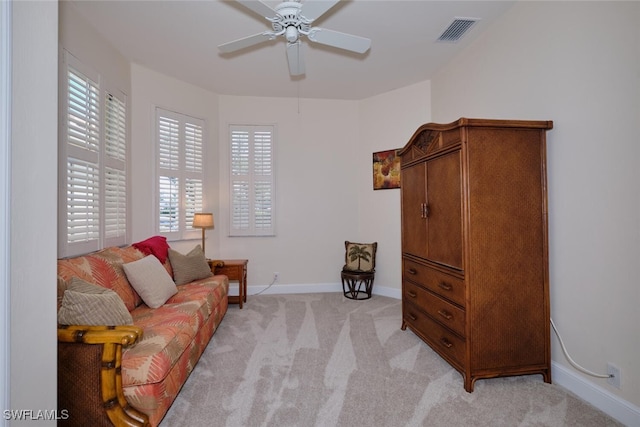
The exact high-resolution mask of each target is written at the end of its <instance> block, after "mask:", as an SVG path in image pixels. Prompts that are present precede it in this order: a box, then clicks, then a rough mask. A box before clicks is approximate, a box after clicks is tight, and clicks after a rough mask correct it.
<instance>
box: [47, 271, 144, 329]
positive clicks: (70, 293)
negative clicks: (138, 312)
mask: <svg viewBox="0 0 640 427" xmlns="http://www.w3.org/2000/svg"><path fill="white" fill-rule="evenodd" d="M58 323H60V324H61V325H91V326H99V325H106V326H116V325H133V319H132V318H131V313H129V310H127V307H126V306H125V305H124V302H123V301H122V299H121V298H120V296H118V294H117V293H115V292H114V291H112V290H111V289H107V288H103V287H102V286H98V285H94V284H91V283H88V282H85V281H84V280H82V279H78V278H77V277H74V278H72V279H71V282H70V283H69V286H68V287H67V289H66V290H65V291H64V294H63V296H62V304H61V306H60V310H58Z"/></svg>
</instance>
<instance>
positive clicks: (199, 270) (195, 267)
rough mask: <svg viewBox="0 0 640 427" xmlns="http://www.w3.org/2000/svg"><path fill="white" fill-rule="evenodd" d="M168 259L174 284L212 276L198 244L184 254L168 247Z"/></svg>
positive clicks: (182, 283)
mask: <svg viewBox="0 0 640 427" xmlns="http://www.w3.org/2000/svg"><path fill="white" fill-rule="evenodd" d="M169 261H171V267H172V268H173V280H174V281H175V282H176V285H184V284H185V283H190V282H193V281H194V280H200V279H204V278H206V277H210V276H213V273H211V268H209V264H208V263H207V259H206V258H205V257H204V252H203V251H202V247H201V246H200V245H196V247H195V248H193V249H192V250H191V251H190V252H189V253H188V254H186V255H183V254H181V253H180V252H178V251H176V250H174V249H171V248H169Z"/></svg>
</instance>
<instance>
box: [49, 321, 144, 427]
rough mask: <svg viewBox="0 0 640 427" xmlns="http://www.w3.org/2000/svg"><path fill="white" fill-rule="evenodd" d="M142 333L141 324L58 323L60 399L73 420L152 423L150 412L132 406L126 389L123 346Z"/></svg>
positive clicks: (62, 407) (79, 421)
mask: <svg viewBox="0 0 640 427" xmlns="http://www.w3.org/2000/svg"><path fill="white" fill-rule="evenodd" d="M141 337H142V329H141V328H139V327H137V326H59V327H58V401H59V405H60V409H67V411H68V412H69V421H71V424H75V425H80V424H82V425H89V424H87V422H89V423H90V424H92V425H98V424H99V425H108V424H109V423H108V421H110V422H111V424H113V425H114V426H116V427H120V426H123V427H124V426H126V427H134V426H136V427H140V426H148V425H149V419H148V417H147V415H146V414H143V413H142V412H140V411H138V410H137V409H135V408H133V407H132V406H130V405H129V403H128V402H127V400H126V398H125V397H124V393H123V390H122V371H121V366H122V347H123V346H124V347H127V346H130V345H132V344H134V343H135V342H136V341H137V340H138V339H140V338H141ZM92 371H94V372H92ZM95 371H99V372H95ZM91 394H93V395H95V394H99V396H90V395H91ZM104 413H106V415H107V417H108V419H107V418H105V417H104ZM95 418H97V419H98V420H96V419H95Z"/></svg>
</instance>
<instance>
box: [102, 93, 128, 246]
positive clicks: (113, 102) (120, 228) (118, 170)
mask: <svg viewBox="0 0 640 427" xmlns="http://www.w3.org/2000/svg"><path fill="white" fill-rule="evenodd" d="M113 92H114V93H110V92H107V94H106V103H105V104H106V108H105V138H104V140H105V156H104V160H105V161H104V165H105V167H104V237H105V246H115V245H122V244H124V243H126V232H127V167H126V166H127V165H126V153H127V144H126V102H125V100H124V97H123V95H121V94H119V93H117V92H115V91H113ZM119 96H120V97H119Z"/></svg>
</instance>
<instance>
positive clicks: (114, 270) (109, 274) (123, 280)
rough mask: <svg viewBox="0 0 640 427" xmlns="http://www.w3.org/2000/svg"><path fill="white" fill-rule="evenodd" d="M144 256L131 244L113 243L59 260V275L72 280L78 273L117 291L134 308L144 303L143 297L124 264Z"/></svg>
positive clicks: (66, 279) (79, 275)
mask: <svg viewBox="0 0 640 427" xmlns="http://www.w3.org/2000/svg"><path fill="white" fill-rule="evenodd" d="M142 257H144V254H143V253H142V252H140V251H139V250H137V249H135V248H133V247H131V246H127V247H126V248H118V247H110V248H105V249H102V250H100V251H98V252H93V253H91V254H88V255H83V256H79V257H74V258H67V259H59V260H58V277H59V278H60V279H62V280H64V281H70V280H71V278H72V277H78V278H80V279H82V280H84V281H86V282H89V283H93V284H94V285H98V286H102V287H103V288H107V289H111V290H113V291H115V292H116V293H117V294H118V295H119V296H120V298H122V301H123V302H124V304H125V305H126V306H127V310H129V311H131V310H133V309H134V308H136V306H138V305H139V304H141V302H142V300H141V299H140V296H139V295H138V294H137V293H136V291H135V290H134V289H133V288H132V287H131V285H130V284H129V281H128V280H127V276H126V274H125V272H124V270H123V269H122V264H123V263H127V262H131V261H136V260H138V259H141V258H142Z"/></svg>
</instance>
